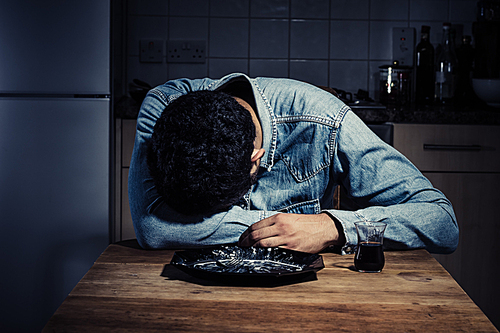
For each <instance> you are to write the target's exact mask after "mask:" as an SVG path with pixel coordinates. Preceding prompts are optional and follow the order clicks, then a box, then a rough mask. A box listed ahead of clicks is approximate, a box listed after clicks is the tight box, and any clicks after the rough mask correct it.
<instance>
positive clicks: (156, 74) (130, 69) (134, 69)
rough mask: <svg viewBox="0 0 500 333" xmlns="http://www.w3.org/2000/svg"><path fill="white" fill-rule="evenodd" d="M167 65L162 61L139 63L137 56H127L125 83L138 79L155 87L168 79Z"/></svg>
mask: <svg viewBox="0 0 500 333" xmlns="http://www.w3.org/2000/svg"><path fill="white" fill-rule="evenodd" d="M167 74H168V67H167V64H166V63H165V62H163V63H141V62H139V57H137V56H129V57H128V61H127V78H126V85H127V86H128V84H129V83H131V82H132V80H133V79H139V80H142V81H144V82H147V83H149V84H150V85H151V86H153V87H155V86H157V85H160V84H162V83H165V82H166V81H168V79H169V78H168V75H167Z"/></svg>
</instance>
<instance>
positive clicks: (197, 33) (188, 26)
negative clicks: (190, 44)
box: [168, 17, 208, 41]
mask: <svg viewBox="0 0 500 333" xmlns="http://www.w3.org/2000/svg"><path fill="white" fill-rule="evenodd" d="M168 25H169V29H168V36H169V39H191V40H205V41H208V18H203V17H171V18H170V20H169V23H168Z"/></svg>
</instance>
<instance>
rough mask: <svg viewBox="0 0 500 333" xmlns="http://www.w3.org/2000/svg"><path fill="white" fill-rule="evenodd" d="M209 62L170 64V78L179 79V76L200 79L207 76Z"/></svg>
mask: <svg viewBox="0 0 500 333" xmlns="http://www.w3.org/2000/svg"><path fill="white" fill-rule="evenodd" d="M207 68H208V66H207V64H206V63H204V64H182V63H179V64H175V63H173V64H172V63H170V64H168V79H169V80H173V79H179V78H189V79H199V78H204V77H207V73H208V71H207Z"/></svg>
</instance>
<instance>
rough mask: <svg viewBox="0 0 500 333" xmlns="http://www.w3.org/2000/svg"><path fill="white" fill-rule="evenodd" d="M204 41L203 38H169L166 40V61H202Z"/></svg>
mask: <svg viewBox="0 0 500 333" xmlns="http://www.w3.org/2000/svg"><path fill="white" fill-rule="evenodd" d="M205 58H206V41H204V40H169V41H168V42H167V62H196V63H204V62H205Z"/></svg>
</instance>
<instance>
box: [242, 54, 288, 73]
mask: <svg viewBox="0 0 500 333" xmlns="http://www.w3.org/2000/svg"><path fill="white" fill-rule="evenodd" d="M250 76H251V77H257V76H264V77H278V78H282V77H288V59H283V60H278V59H272V60H270V59H265V60H264V59H250Z"/></svg>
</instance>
